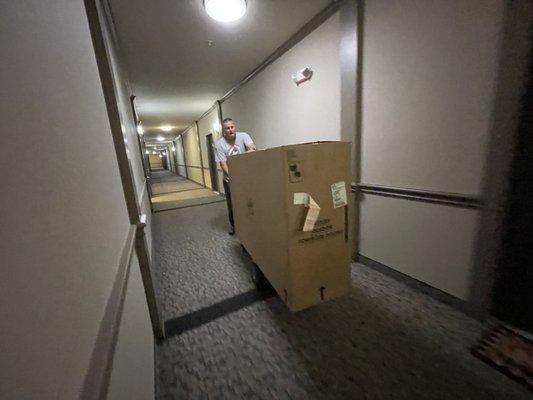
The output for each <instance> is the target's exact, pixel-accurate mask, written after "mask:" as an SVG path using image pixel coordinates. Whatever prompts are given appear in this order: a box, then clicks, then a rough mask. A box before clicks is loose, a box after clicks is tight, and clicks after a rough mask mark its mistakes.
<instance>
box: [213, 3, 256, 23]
mask: <svg viewBox="0 0 533 400" xmlns="http://www.w3.org/2000/svg"><path fill="white" fill-rule="evenodd" d="M204 7H205V11H207V14H208V15H209V16H210V17H211V18H213V19H214V20H217V21H220V22H233V21H237V20H238V19H240V18H242V16H243V15H244V13H245V12H246V0H204Z"/></svg>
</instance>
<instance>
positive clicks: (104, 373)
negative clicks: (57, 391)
mask: <svg viewBox="0 0 533 400" xmlns="http://www.w3.org/2000/svg"><path fill="white" fill-rule="evenodd" d="M136 231H137V227H136V226H135V225H131V226H130V230H129V232H128V236H127V238H126V243H125V245H124V248H123V250H122V255H121V257H120V265H119V267H118V271H117V275H116V277H115V282H114V283H113V288H112V289H111V294H110V295H109V298H108V300H107V304H106V307H105V311H104V316H103V318H102V321H101V323H100V327H99V329H98V335H97V337H96V342H95V345H94V348H93V352H92V355H91V360H90V362H89V368H88V369H87V374H86V375H85V380H84V382H83V386H82V389H81V393H80V400H100V399H105V398H106V395H107V391H108V389H109V382H110V379H111V372H112V370H113V359H114V355H115V349H116V344H117V340H118V333H119V329H120V321H121V319H122V311H123V309H124V299H125V297H126V288H127V283H128V277H129V273H130V265H131V259H132V255H133V249H134V248H135V247H134V245H135V234H136Z"/></svg>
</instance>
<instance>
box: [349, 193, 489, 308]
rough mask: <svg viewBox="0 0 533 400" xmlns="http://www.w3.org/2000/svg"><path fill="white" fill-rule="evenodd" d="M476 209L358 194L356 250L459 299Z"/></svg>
mask: <svg viewBox="0 0 533 400" xmlns="http://www.w3.org/2000/svg"><path fill="white" fill-rule="evenodd" d="M477 221H478V212H477V211H475V210H471V209H464V208H456V207H451V206H441V205H436V204H430V203H418V202H413V201H410V200H404V199H395V198H392V197H379V196H373V195H367V194H364V195H362V196H361V242H360V246H361V253H362V254H363V255H365V256H366V257H369V258H371V259H373V260H376V261H379V262H381V263H383V264H385V265H389V266H394V268H396V269H397V270H398V271H400V272H402V273H404V274H406V275H409V276H412V277H415V278H416V279H418V280H420V281H422V282H425V283H427V284H429V285H431V286H434V287H437V288H439V289H441V290H443V291H445V292H447V293H450V294H452V295H454V296H456V297H458V298H461V299H463V300H466V299H467V296H468V283H469V281H468V280H469V272H470V270H469V268H468V266H469V265H470V263H471V261H472V260H471V258H472V248H473V246H474V239H475V233H476V224H477Z"/></svg>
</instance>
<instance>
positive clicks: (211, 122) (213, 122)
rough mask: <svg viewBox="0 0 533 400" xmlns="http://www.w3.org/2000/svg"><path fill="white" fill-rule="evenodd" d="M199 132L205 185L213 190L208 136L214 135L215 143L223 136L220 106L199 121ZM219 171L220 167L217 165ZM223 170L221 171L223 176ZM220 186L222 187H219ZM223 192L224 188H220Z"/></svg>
mask: <svg viewBox="0 0 533 400" xmlns="http://www.w3.org/2000/svg"><path fill="white" fill-rule="evenodd" d="M198 132H199V133H200V147H201V149H202V161H203V169H204V176H205V184H206V186H207V187H208V188H210V189H212V187H211V186H212V185H211V172H210V170H209V157H208V153H207V152H208V149H207V143H206V135H208V134H210V133H212V134H213V141H214V142H216V141H217V140H218V139H219V138H220V135H221V128H220V121H219V118H218V106H217V107H215V108H213V110H212V111H211V112H209V113H208V114H206V115H205V116H204V117H203V118H201V119H200V120H199V121H198ZM217 169H220V167H219V166H218V165H217ZM221 171H222V169H220V174H221ZM219 186H220V185H219ZM220 189H221V190H222V191H223V188H220Z"/></svg>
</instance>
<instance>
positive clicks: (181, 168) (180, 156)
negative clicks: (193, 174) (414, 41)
mask: <svg viewBox="0 0 533 400" xmlns="http://www.w3.org/2000/svg"><path fill="white" fill-rule="evenodd" d="M174 146H176V159H177V162H178V175H180V176H183V177H187V172H186V169H185V156H184V152H183V140H182V138H181V136H178V137H177V138H176V140H174Z"/></svg>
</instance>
